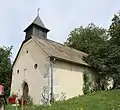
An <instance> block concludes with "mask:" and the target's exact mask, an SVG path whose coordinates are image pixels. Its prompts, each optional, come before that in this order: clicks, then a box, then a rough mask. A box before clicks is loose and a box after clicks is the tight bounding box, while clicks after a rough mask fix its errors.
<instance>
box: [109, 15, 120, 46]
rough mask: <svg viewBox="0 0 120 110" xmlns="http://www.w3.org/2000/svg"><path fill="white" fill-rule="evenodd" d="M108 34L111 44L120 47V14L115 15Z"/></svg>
mask: <svg viewBox="0 0 120 110" xmlns="http://www.w3.org/2000/svg"><path fill="white" fill-rule="evenodd" d="M108 32H109V35H110V36H111V39H110V41H111V43H112V44H114V45H118V46H120V13H118V14H115V15H114V17H113V19H112V24H111V25H110V28H109V30H108Z"/></svg>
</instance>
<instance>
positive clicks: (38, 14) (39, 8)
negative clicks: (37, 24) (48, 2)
mask: <svg viewBox="0 0 120 110" xmlns="http://www.w3.org/2000/svg"><path fill="white" fill-rule="evenodd" d="M39 11H40V8H38V9H37V15H38V16H39Z"/></svg>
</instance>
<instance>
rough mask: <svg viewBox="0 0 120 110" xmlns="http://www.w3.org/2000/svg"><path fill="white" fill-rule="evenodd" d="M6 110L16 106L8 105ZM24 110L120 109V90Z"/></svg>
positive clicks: (11, 109) (12, 109) (13, 109)
mask: <svg viewBox="0 0 120 110" xmlns="http://www.w3.org/2000/svg"><path fill="white" fill-rule="evenodd" d="M6 110H15V108H12V107H11V106H7V108H6ZM19 110H21V109H19ZM24 110H120V90H112V91H101V92H96V93H92V94H88V95H84V96H80V97H75V98H72V99H69V100H67V101H62V102H57V103H55V104H53V105H52V106H50V107H48V106H46V107H43V106H36V107H35V106H33V107H29V108H28V107H27V108H25V109H24Z"/></svg>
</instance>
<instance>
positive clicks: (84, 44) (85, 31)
mask: <svg viewBox="0 0 120 110" xmlns="http://www.w3.org/2000/svg"><path fill="white" fill-rule="evenodd" d="M107 39H108V37H107V32H106V29H104V28H100V27H97V26H95V25H94V24H93V23H91V24H88V26H87V27H85V28H84V27H83V26H80V27H79V28H75V29H74V30H73V31H71V32H70V35H69V38H68V39H67V41H66V42H65V44H66V45H67V46H70V47H72V48H75V49H77V50H80V51H83V52H86V53H91V52H92V51H93V50H94V49H95V48H96V47H98V46H99V45H100V44H101V43H104V41H106V40H107Z"/></svg>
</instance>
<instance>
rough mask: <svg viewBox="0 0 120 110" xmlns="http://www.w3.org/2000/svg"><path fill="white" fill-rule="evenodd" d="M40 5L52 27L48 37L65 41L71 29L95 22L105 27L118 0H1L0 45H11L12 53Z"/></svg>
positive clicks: (118, 6)
mask: <svg viewBox="0 0 120 110" xmlns="http://www.w3.org/2000/svg"><path fill="white" fill-rule="evenodd" d="M37 8H40V17H41V19H42V21H43V23H44V24H45V26H46V27H47V28H48V29H50V30H51V31H50V32H49V33H48V38H49V39H52V40H55V41H57V42H61V43H63V42H65V41H66V39H67V37H68V34H69V33H70V31H71V30H73V29H74V28H76V27H79V26H80V25H83V26H86V25H87V24H88V23H91V22H92V23H94V24H95V25H97V26H102V27H104V28H108V27H109V25H110V23H111V19H112V17H113V15H114V14H115V13H117V12H118V11H119V10H120V0H4V1H1V3H0V13H1V17H0V32H1V35H0V37H1V40H0V46H2V45H6V46H10V45H13V46H14V48H13V57H15V55H16V53H17V51H18V49H19V47H20V44H21V42H22V41H23V40H24V33H23V30H24V29H25V28H26V27H27V26H28V25H29V24H30V23H31V22H32V21H33V20H34V18H35V17H36V14H37Z"/></svg>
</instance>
